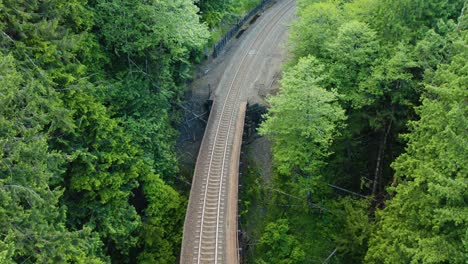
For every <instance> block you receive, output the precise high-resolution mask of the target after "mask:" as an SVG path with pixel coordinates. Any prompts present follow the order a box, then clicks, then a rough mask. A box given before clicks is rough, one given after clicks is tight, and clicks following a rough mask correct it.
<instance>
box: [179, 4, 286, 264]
mask: <svg viewBox="0 0 468 264" xmlns="http://www.w3.org/2000/svg"><path fill="white" fill-rule="evenodd" d="M278 5H279V6H278V7H277V8H276V10H275V12H273V13H271V14H269V15H270V16H272V18H271V20H272V21H271V23H267V24H264V25H263V27H262V28H261V29H260V30H259V33H258V34H257V36H256V37H255V39H254V41H253V42H252V44H251V45H250V46H249V47H247V48H246V49H244V53H243V54H242V58H241V61H240V63H239V64H238V66H237V67H236V69H235V73H234V75H233V77H232V79H231V80H230V81H228V82H227V83H228V85H227V87H226V90H225V92H226V94H225V95H224V96H222V98H221V100H219V101H218V100H217V99H215V104H214V106H213V111H212V113H211V115H210V117H209V122H208V123H210V121H212V123H211V124H212V126H209V127H207V132H206V133H205V138H204V139H203V143H202V149H203V148H204V146H205V148H206V149H205V151H206V150H207V151H208V155H203V156H204V157H203V159H204V162H202V165H200V164H199V162H200V161H197V167H199V166H202V167H201V168H196V173H195V177H199V176H201V178H202V179H201V189H197V190H194V189H193V187H192V192H194V191H196V192H201V195H198V199H197V201H192V198H193V197H192V194H191V198H190V199H191V201H190V204H189V207H190V206H195V205H196V212H197V219H196V221H193V219H188V218H189V217H193V215H192V216H189V215H188V214H187V218H186V223H185V227H184V243H185V240H186V239H185V236H187V235H188V234H186V231H187V229H188V227H187V225H191V224H192V223H194V222H196V226H195V227H192V228H195V239H192V247H193V251H192V254H191V255H192V258H191V260H190V259H186V258H185V257H184V251H185V250H189V249H188V248H186V247H187V246H189V245H185V244H184V245H183V248H182V251H183V252H182V256H181V263H184V264H185V263H189V262H190V261H191V263H197V264H201V263H215V264H217V263H227V262H228V260H227V259H226V252H225V241H226V230H225V221H226V219H225V216H226V199H227V197H226V193H227V190H226V189H227V177H228V175H229V164H230V160H231V155H232V154H231V151H230V150H231V147H232V141H233V137H234V135H233V134H234V127H235V125H236V124H235V123H236V119H237V115H238V111H239V110H238V109H239V105H240V100H241V97H242V96H241V95H242V88H243V87H244V86H245V83H244V82H245V80H244V78H242V76H245V75H246V74H248V71H249V70H250V67H248V65H249V60H254V59H255V56H256V55H255V54H252V53H251V52H250V51H252V50H253V51H255V50H258V49H260V48H261V47H262V46H263V43H264V42H265V39H266V37H267V36H268V34H270V32H271V31H272V30H273V29H274V28H275V26H276V25H277V24H278V23H279V22H280V21H281V20H282V18H283V17H284V16H285V14H287V13H288V12H291V9H292V8H293V7H294V6H295V1H294V0H283V1H280V2H279V3H278ZM252 55H254V56H252ZM246 66H247V67H246ZM218 102H220V103H221V105H219V106H218V105H217V104H218ZM208 129H210V130H211V131H208ZM206 143H207V144H206ZM201 151H202V150H201ZM201 153H202V152H200V154H199V159H200V158H201V156H202V154H201ZM200 169H201V170H200ZM200 174H201V175H200ZM196 180H200V179H194V183H195V181H196ZM194 186H196V184H194ZM189 209H190V208H189ZM234 215H235V214H234ZM190 220H191V221H190Z"/></svg>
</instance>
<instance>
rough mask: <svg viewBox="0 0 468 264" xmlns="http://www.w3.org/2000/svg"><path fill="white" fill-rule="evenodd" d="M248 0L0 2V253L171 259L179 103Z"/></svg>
mask: <svg viewBox="0 0 468 264" xmlns="http://www.w3.org/2000/svg"><path fill="white" fill-rule="evenodd" d="M257 2H258V1H254V0H243V1H229V0H226V1H223V2H222V3H223V4H222V5H220V4H219V1H215V0H203V1H196V2H194V1H192V0H149V1H139V0H67V1H63V0H41V1H36V0H19V1H18V0H1V1H0V30H1V32H0V35H1V37H0V82H1V83H2V85H1V86H0V104H1V106H0V204H1V207H0V236H1V239H0V263H2V264H3V263H4V264H7V263H86V264H91V263H175V262H176V259H177V257H178V255H179V251H180V242H181V237H182V226H183V218H184V214H185V209H186V200H187V198H186V197H187V195H188V194H187V193H184V192H183V191H180V190H179V189H178V182H177V178H178V175H179V171H178V170H179V169H178V164H177V159H176V155H175V150H174V147H175V138H176V136H177V131H176V130H175V129H174V127H175V124H176V123H177V122H178V116H179V108H178V103H179V102H180V100H182V97H181V96H182V95H183V94H184V92H185V90H186V86H187V82H188V81H189V80H190V78H191V76H192V69H193V65H194V64H195V63H198V62H200V61H201V60H202V59H203V58H204V56H205V52H204V50H205V49H207V48H208V47H209V46H208V45H209V42H213V41H215V40H216V36H217V35H220V34H222V30H221V29H219V28H220V27H219V25H220V24H222V23H224V24H226V23H225V22H226V21H229V20H232V19H235V18H236V16H240V15H241V14H242V13H243V12H244V11H245V10H247V9H249V8H251V6H252V5H255V4H256V3H257ZM220 32H221V33H220Z"/></svg>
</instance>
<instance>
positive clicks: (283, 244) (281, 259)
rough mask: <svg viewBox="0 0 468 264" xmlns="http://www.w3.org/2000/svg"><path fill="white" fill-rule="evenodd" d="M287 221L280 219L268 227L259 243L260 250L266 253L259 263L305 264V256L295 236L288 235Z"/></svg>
mask: <svg viewBox="0 0 468 264" xmlns="http://www.w3.org/2000/svg"><path fill="white" fill-rule="evenodd" d="M288 232H289V226H288V221H287V220H286V219H279V220H277V221H276V222H273V223H270V224H268V225H267V226H266V228H265V232H264V233H263V235H262V237H261V238H260V242H259V243H258V247H259V248H258V250H259V251H260V252H265V253H264V257H262V258H261V259H260V260H259V261H258V262H257V263H262V264H263V263H284V264H286V263H303V262H304V258H305V254H304V251H303V250H302V249H301V247H300V245H299V243H298V241H297V240H296V238H295V237H294V236H293V235H290V234H288Z"/></svg>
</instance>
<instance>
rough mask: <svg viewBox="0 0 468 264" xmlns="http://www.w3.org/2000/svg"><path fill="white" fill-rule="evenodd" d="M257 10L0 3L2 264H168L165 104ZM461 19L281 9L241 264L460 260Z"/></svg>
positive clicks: (171, 178) (177, 216) (398, 9)
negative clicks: (282, 23)
mask: <svg viewBox="0 0 468 264" xmlns="http://www.w3.org/2000/svg"><path fill="white" fill-rule="evenodd" d="M258 2H259V0H223V1H218V0H197V1H193V0H146V1H139V0H67V1H63V0H40V1H36V0H0V30H1V32H0V82H1V85H0V204H1V206H0V237H1V239H0V263H2V264H3V263H5V264H8V263H86V264H88V263H89V264H92V263H176V261H177V258H178V255H179V252H180V243H181V239H182V227H183V221H184V214H185V209H186V205H187V197H188V195H189V194H188V193H187V191H186V190H185V189H184V188H181V187H180V182H179V178H180V174H181V173H180V170H179V166H178V161H177V156H176V153H175V141H176V137H177V130H176V129H175V127H176V124H177V123H178V122H179V121H180V120H179V119H180V108H179V103H181V102H182V100H183V95H184V93H185V92H186V88H187V85H188V83H189V82H190V80H191V78H192V76H193V69H194V67H195V65H196V64H197V63H200V62H201V61H202V60H203V59H204V58H205V57H206V55H207V50H209V48H210V45H212V44H213V43H214V42H215V41H216V40H217V39H218V38H219V37H220V36H222V34H223V32H225V31H226V30H227V28H226V26H227V25H229V22H230V21H234V20H235V19H236V18H237V17H238V16H241V15H242V14H243V13H245V12H246V11H248V10H249V9H250V8H252V7H253V6H255V5H256V4H257V3H258ZM466 5H467V4H466V2H465V1H464V0H430V1H429V0H385V1H381V0H323V1H319V0H298V8H297V20H296V21H295V22H294V23H293V24H292V25H291V32H290V37H289V41H288V45H287V48H288V50H289V52H290V58H289V60H288V62H287V64H286V65H285V66H284V72H283V74H282V79H281V81H280V85H281V88H280V92H279V93H278V94H277V95H276V96H271V97H270V98H269V99H268V102H269V105H270V107H269V112H268V113H267V114H266V115H265V117H264V118H265V121H264V122H263V123H262V124H261V125H260V128H259V133H260V134H261V135H265V136H267V137H268V138H269V139H270V140H271V142H272V144H273V145H272V146H273V155H274V168H273V169H274V176H273V178H272V179H271V180H270V181H267V180H265V179H261V178H259V177H257V175H256V173H255V170H254V169H252V170H251V171H249V173H248V175H247V176H246V177H247V180H249V181H251V183H252V184H250V185H248V186H247V190H246V191H245V194H243V195H244V196H245V197H246V198H247V199H248V200H245V198H243V199H244V200H243V201H244V203H245V206H244V207H243V208H244V211H245V212H242V215H244V216H252V217H250V218H244V219H246V220H243V221H248V223H247V224H248V225H249V226H252V227H253V228H252V229H253V231H252V232H251V234H250V236H251V240H250V241H249V243H250V242H251V244H252V246H251V247H250V248H249V249H248V251H247V252H248V258H247V259H248V263H324V262H325V263H466V259H467V258H468V207H467V205H466V204H467V200H468V192H467V185H468V176H467V175H468V165H467V164H468V133H467V130H468V120H467V118H468V90H467V87H468V77H467V76H468V68H467V65H466V58H467V57H468V49H467V34H466V30H467V27H468V20H467V18H466V16H465V13H466ZM249 221H251V222H249Z"/></svg>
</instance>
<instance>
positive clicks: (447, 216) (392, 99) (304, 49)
mask: <svg viewBox="0 0 468 264" xmlns="http://www.w3.org/2000/svg"><path fill="white" fill-rule="evenodd" d="M466 5H467V3H466V2H465V1H458V0H452V1H445V0H430V1H427V0H386V1H379V0H323V1H314V0H299V1H298V10H297V17H298V18H297V20H296V21H295V22H293V24H292V25H291V32H290V36H289V42H288V45H287V47H288V49H289V51H290V53H291V55H290V59H289V61H288V62H287V64H286V65H285V66H284V72H283V75H282V79H281V81H280V90H279V93H278V94H277V95H275V96H270V97H269V99H268V103H269V105H270V108H269V111H268V113H267V114H266V115H264V118H265V120H264V121H263V123H261V125H260V128H259V133H260V134H261V135H266V136H267V137H268V138H269V139H270V140H271V142H272V153H273V154H272V155H273V166H274V168H273V169H274V173H273V176H272V179H262V178H261V177H260V175H259V173H258V171H256V169H255V168H250V169H249V171H248V176H247V179H246V180H245V181H246V182H244V185H247V186H248V187H246V188H247V190H245V191H244V196H243V197H242V199H243V201H244V205H243V212H242V213H243V215H244V220H243V224H244V225H245V226H247V228H246V229H247V242H246V244H247V245H248V247H249V249H248V251H249V252H248V253H247V259H248V260H249V261H248V262H249V263H250V262H251V263H376V264H377V263H379V264H380V263H389V264H390V263H392V264H394V263H460V264H461V263H466V260H467V259H468V247H467V245H468V207H467V201H468V191H467V185H468V165H467V163H468V133H467V131H468V130H467V129H468V120H467V118H468V104H467V103H468V89H467V88H468V67H467V64H466V60H467V58H468V48H467V40H468V39H467V31H466V30H467V26H468V24H467V23H468V20H467V17H466V8H467V7H466ZM254 216H258V217H257V219H254Z"/></svg>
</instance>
